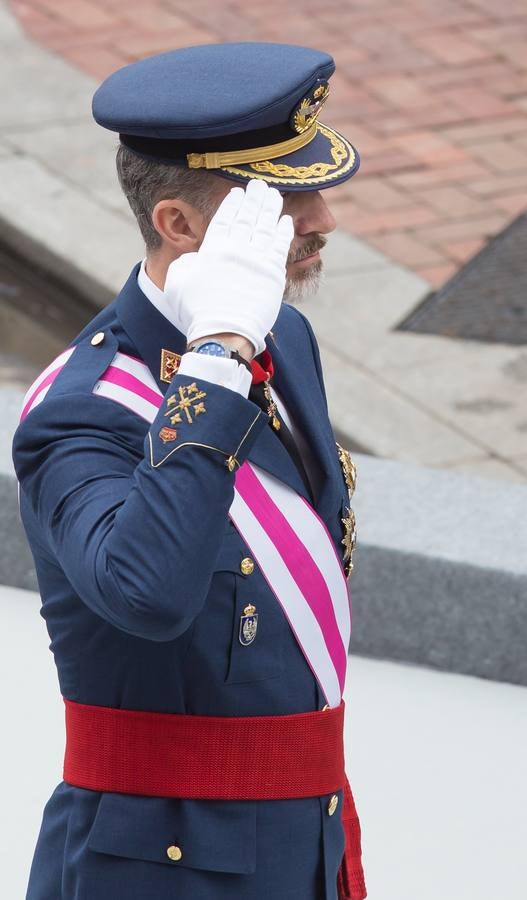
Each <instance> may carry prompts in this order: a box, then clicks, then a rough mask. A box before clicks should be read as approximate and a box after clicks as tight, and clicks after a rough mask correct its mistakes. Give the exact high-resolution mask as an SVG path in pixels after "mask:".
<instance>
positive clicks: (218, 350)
mask: <svg viewBox="0 0 527 900" xmlns="http://www.w3.org/2000/svg"><path fill="white" fill-rule="evenodd" d="M194 352H195V353H206V354H207V356H223V357H225V356H230V351H229V350H227V348H226V347H224V346H223V344H220V343H219V341H205V343H204V344H199V345H198V346H197V347H194Z"/></svg>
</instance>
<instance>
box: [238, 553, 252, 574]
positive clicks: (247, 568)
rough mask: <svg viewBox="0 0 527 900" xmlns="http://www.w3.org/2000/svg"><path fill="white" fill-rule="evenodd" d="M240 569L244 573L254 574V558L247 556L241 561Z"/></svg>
mask: <svg viewBox="0 0 527 900" xmlns="http://www.w3.org/2000/svg"><path fill="white" fill-rule="evenodd" d="M240 570H241V573H242V575H252V573H253V572H254V560H252V559H251V557H250V556H246V557H245V559H242V561H241V563H240Z"/></svg>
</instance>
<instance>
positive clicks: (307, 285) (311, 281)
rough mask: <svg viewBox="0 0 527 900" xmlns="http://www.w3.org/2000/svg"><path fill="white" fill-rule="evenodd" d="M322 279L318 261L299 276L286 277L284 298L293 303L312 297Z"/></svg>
mask: <svg viewBox="0 0 527 900" xmlns="http://www.w3.org/2000/svg"><path fill="white" fill-rule="evenodd" d="M322 279H323V273H322V263H321V262H318V263H316V264H315V265H314V266H313V267H312V268H310V269H309V270H308V271H307V272H304V273H303V274H302V275H301V276H299V277H297V278H288V279H287V281H286V283H285V291H284V300H286V301H287V303H293V304H294V303H302V301H303V300H307V298H308V297H313V296H314V295H315V294H316V293H317V292H318V289H319V287H320V284H321V282H322Z"/></svg>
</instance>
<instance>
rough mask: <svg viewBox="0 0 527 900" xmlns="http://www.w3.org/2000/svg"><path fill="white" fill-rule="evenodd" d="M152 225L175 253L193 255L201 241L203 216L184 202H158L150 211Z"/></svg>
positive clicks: (203, 224) (177, 200) (178, 200)
mask: <svg viewBox="0 0 527 900" xmlns="http://www.w3.org/2000/svg"><path fill="white" fill-rule="evenodd" d="M152 224H153V226H154V228H155V230H156V231H157V233H158V234H159V236H160V237H161V238H162V239H163V241H164V242H166V243H168V244H169V245H170V246H171V247H172V249H173V250H174V251H175V253H176V254H177V255H178V256H180V255H181V254H182V253H193V252H194V251H196V250H197V249H198V247H199V245H200V244H201V241H202V240H203V235H204V234H205V229H206V223H205V219H204V216H203V215H202V214H201V213H200V212H198V210H197V209H196V208H195V207H194V206H192V205H191V204H190V203H186V202H185V201H184V200H180V199H179V198H178V199H174V200H160V201H159V202H158V203H156V205H155V206H154V209H153V211H152Z"/></svg>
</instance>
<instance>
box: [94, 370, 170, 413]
mask: <svg viewBox="0 0 527 900" xmlns="http://www.w3.org/2000/svg"><path fill="white" fill-rule="evenodd" d="M100 380H101V381H109V382H110V383H111V384H117V385H118V386H119V387H122V388H126V390H127V391H131V393H132V394H137V395H138V396H139V397H142V398H143V400H146V401H147V402H148V403H152V404H153V405H154V406H157V408H158V409H159V407H160V406H161V404H162V402H163V395H162V394H161V393H157V392H156V391H153V390H152V389H151V388H149V387H147V386H146V384H143V382H142V381H139V379H138V378H136V377H135V375H130V373H129V372H123V370H122V369H118V368H117V367H116V366H109V367H108V368H107V369H106V372H105V373H104V375H101V379H100Z"/></svg>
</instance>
